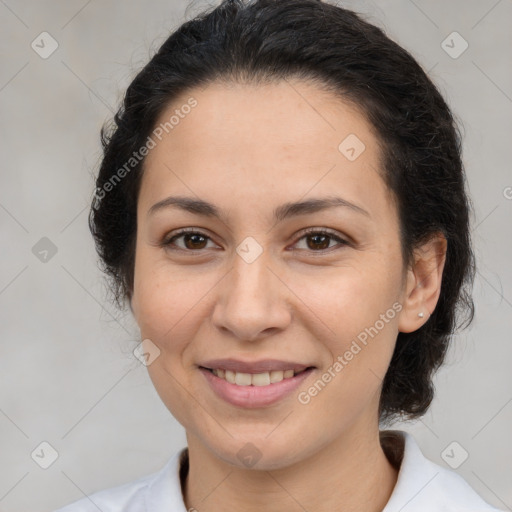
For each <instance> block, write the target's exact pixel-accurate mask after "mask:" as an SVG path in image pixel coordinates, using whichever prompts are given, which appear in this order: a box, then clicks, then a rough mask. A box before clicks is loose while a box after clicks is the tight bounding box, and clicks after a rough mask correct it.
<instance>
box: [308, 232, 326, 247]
mask: <svg viewBox="0 0 512 512" xmlns="http://www.w3.org/2000/svg"><path fill="white" fill-rule="evenodd" d="M311 238H312V239H317V238H323V239H324V242H323V243H322V242H319V243H320V244H322V247H320V249H325V248H326V247H328V246H329V242H328V239H329V237H328V236H326V235H312V236H311ZM316 248H317V249H318V245H316Z"/></svg>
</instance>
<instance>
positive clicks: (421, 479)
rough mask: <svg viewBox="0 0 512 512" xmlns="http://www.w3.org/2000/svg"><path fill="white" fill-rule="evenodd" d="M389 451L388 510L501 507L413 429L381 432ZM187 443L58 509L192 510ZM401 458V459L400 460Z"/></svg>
mask: <svg viewBox="0 0 512 512" xmlns="http://www.w3.org/2000/svg"><path fill="white" fill-rule="evenodd" d="M381 442H382V443H383V444H382V446H383V449H384V451H385V453H386V456H387V457H388V458H389V459H390V461H391V462H392V463H394V464H396V467H400V469H399V473H398V480H397V482H396V485H395V487H394V489H393V492H392V494H391V497H390V499H389V501H388V503H387V504H386V506H385V507H384V509H383V511H382V512H493V511H494V512H497V511H498V510H499V509H497V508H494V507H492V506H491V505H489V504H487V503H486V502H485V501H484V500H483V499H482V498H481V497H480V496H479V495H478V494H477V493H476V492H475V491H474V490H473V489H472V488H471V487H470V485H469V484H468V483H467V482H466V481H465V480H464V479H463V478H462V477H461V476H460V475H459V474H457V473H456V472H455V471H453V470H450V469H447V468H443V467H441V466H439V465H437V464H435V463H433V462H432V461H430V460H428V459H427V458H425V456H424V455H423V454H422V452H421V450H420V448H419V446H418V445H417V443H416V441H415V440H414V438H413V437H412V436H411V434H408V433H407V432H404V431H400V430H386V431H382V432H381ZM186 454H187V453H186V448H183V449H182V450H180V451H179V452H178V453H176V454H175V455H174V456H173V457H171V459H170V460H169V461H168V462H167V463H166V465H165V466H164V467H163V468H162V469H161V470H160V471H158V472H156V473H152V474H150V475H147V476H143V477H141V478H138V479H137V480H134V481H132V482H130V483H126V484H123V485H119V486H116V487H112V488H110V489H104V490H101V491H97V492H95V493H93V494H91V495H89V496H86V497H84V498H81V499H79V500H78V501H75V502H73V503H71V504H70V505H67V506H65V507H63V508H60V509H58V510H56V511H54V512H98V510H100V511H101V512H187V509H186V507H185V504H184V502H183V497H182V494H181V483H180V476H179V473H180V467H181V461H182V460H183V459H184V457H185V456H186ZM400 458H401V462H400Z"/></svg>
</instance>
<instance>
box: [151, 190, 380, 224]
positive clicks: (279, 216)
mask: <svg viewBox="0 0 512 512" xmlns="http://www.w3.org/2000/svg"><path fill="white" fill-rule="evenodd" d="M171 207H174V208H180V209H181V210H184V211H187V212H189V213H193V214H196V215H202V216H204V217H215V218H218V219H222V218H224V216H223V215H222V212H221V211H220V210H219V209H218V208H217V206H215V205H214V204H212V203H209V202H207V201H204V200H202V199H196V198H192V197H183V196H170V197H166V198H165V199H162V200H161V201H158V203H155V204H154V205H153V206H152V207H151V208H150V209H149V210H148V215H153V214H155V213H156V212H158V211H160V210H163V209H165V208H171ZM337 207H346V208H350V209H351V210H352V211H355V212H357V213H360V214H363V215H365V216H367V217H368V218H371V215H370V214H369V213H368V212H367V211H366V210H365V209H364V208H362V207H361V206H358V205H356V204H354V203H351V202H350V201H347V200H346V199H343V198H341V197H332V196H330V197H322V198H318V199H316V198H315V199H307V200H305V201H298V202H294V203H292V202H290V203H284V204H282V205H281V206H279V207H277V208H276V209H275V210H274V212H273V216H274V220H275V221H277V222H280V221H283V220H284V219H287V218H291V217H296V216H299V215H305V214H308V213H316V212H319V211H322V210H327V209H330V208H337Z"/></svg>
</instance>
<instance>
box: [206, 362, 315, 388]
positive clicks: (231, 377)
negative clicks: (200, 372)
mask: <svg viewBox="0 0 512 512" xmlns="http://www.w3.org/2000/svg"><path fill="white" fill-rule="evenodd" d="M201 368H202V369H204V370H208V371H209V372H211V373H213V375H215V376H216V377H218V378H219V379H223V380H225V381H227V382H229V383H230V384H236V385H237V386H268V385H270V384H277V383H279V382H281V381H283V380H286V379H292V378H293V377H295V376H296V375H300V374H301V373H303V372H305V371H307V370H310V369H312V368H313V367H312V366H308V367H307V368H303V369H302V370H298V371H295V370H272V371H270V372H261V373H244V372H236V371H232V370H224V369H222V368H213V369H212V368H205V367H203V366H202V367H201Z"/></svg>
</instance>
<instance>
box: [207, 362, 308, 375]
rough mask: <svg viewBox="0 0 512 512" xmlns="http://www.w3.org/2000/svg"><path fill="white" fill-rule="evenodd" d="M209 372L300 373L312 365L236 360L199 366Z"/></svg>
mask: <svg viewBox="0 0 512 512" xmlns="http://www.w3.org/2000/svg"><path fill="white" fill-rule="evenodd" d="M199 366H202V367H204V368H209V369H210V370H214V369H222V370H231V371H232V372H240V373H263V372H271V371H276V370H282V371H285V370H294V371H295V372H301V371H302V370H305V369H306V368H309V367H311V366H313V365H310V364H309V365H308V364H302V363H298V362H294V361H282V360H279V359H261V360H259V361H240V360H238V359H211V360H209V361H204V362H202V363H200V364H199Z"/></svg>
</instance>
